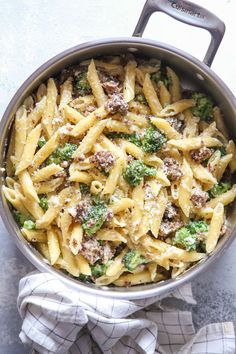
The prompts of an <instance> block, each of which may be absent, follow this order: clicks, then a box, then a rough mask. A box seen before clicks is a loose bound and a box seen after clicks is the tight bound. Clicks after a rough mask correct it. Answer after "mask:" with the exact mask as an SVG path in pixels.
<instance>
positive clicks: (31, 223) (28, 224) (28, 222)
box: [23, 220, 36, 230]
mask: <svg viewBox="0 0 236 354" xmlns="http://www.w3.org/2000/svg"><path fill="white" fill-rule="evenodd" d="M23 227H24V228H25V229H27V230H35V229H36V225H35V222H34V221H32V220H26V221H25V222H24V224H23Z"/></svg>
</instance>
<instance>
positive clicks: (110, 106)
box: [105, 93, 129, 116]
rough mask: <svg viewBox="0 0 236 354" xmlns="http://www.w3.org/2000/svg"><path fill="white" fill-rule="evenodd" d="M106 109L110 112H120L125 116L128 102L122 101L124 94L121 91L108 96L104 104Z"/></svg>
mask: <svg viewBox="0 0 236 354" xmlns="http://www.w3.org/2000/svg"><path fill="white" fill-rule="evenodd" d="M105 108H106V110H107V111H108V112H109V113H111V114H115V113H120V114H121V115H123V116H125V115H126V114H127V112H128V108H129V106H128V104H127V103H126V102H125V101H124V96H123V94H122V93H114V94H113V95H110V96H109V99H108V101H107V102H106V104H105Z"/></svg>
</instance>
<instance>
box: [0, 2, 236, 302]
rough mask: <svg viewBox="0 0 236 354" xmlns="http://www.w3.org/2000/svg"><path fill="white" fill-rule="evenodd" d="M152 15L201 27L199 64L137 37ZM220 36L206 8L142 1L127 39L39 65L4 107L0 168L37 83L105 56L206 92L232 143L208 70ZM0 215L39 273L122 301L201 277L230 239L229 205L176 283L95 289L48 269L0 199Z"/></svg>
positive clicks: (235, 128) (227, 112)
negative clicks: (210, 241)
mask: <svg viewBox="0 0 236 354" xmlns="http://www.w3.org/2000/svg"><path fill="white" fill-rule="evenodd" d="M156 11H160V12H164V13H166V14H168V15H169V16H171V17H173V18H175V19H177V20H178V21H182V22H185V23H186V24H189V25H192V26H196V27H201V28H204V29H206V30H208V31H209V32H210V34H211V42H210V45H209V48H208V50H207V53H206V56H205V58H204V60H203V62H201V61H199V60H198V59H196V58H194V57H192V56H191V55H189V54H187V53H185V52H183V51H181V50H180V49H177V48H174V47H171V46H169V45H167V44H163V43H159V42H157V41H153V40H149V39H143V38H140V37H141V36H142V34H143V31H144V29H145V27H146V24H147V22H148V19H149V17H150V15H151V14H152V13H154V12H156ZM224 31H225V26H224V23H223V22H222V21H221V20H219V19H218V18H217V17H216V16H215V15H214V14H212V13H210V12H209V11H207V10H206V9H204V8H202V7H200V6H197V5H195V4H193V3H190V2H187V1H185V0H148V1H147V2H146V4H145V6H144V8H143V11H142V14H141V16H140V19H139V21H138V24H137V26H136V28H135V31H134V34H133V37H131V38H112V39H104V40H99V41H93V42H89V43H85V44H82V45H79V46H76V47H73V48H71V49H69V50H67V51H65V52H62V53H60V54H58V55H57V56H55V57H54V58H52V59H51V60H49V61H48V62H46V63H45V64H43V65H42V66H41V67H40V68H39V69H38V70H36V71H35V72H34V73H33V74H32V75H31V76H30V77H29V78H28V79H27V80H26V81H25V82H24V84H23V85H22V86H21V87H20V88H19V90H18V91H17V93H16V94H15V96H14V97H13V99H12V100H11V102H10V103H9V105H8V107H7V109H6V111H5V113H4V116H3V118H2V120H1V123H0V132H1V136H0V159H1V160H0V163H1V166H4V160H5V153H6V147H7V144H8V141H9V139H10V128H11V124H12V120H13V117H14V114H15V112H16V109H17V108H18V107H19V105H20V104H21V103H22V101H23V100H24V99H25V98H26V97H27V96H28V95H29V94H30V93H31V92H32V91H34V90H35V89H36V88H37V87H38V86H39V84H40V83H41V82H43V81H45V80H46V79H47V78H48V77H50V76H51V75H56V74H57V73H58V72H60V70H61V69H62V68H65V67H67V66H68V65H71V64H75V63H78V62H80V61H81V60H84V59H88V58H92V57H93V58H94V57H98V56H101V55H107V54H113V55H114V54H120V53H127V52H134V53H136V54H137V55H145V56H148V57H155V58H159V59H161V60H164V61H165V63H167V64H169V65H170V66H171V67H173V68H174V69H175V70H176V72H177V73H178V74H179V76H180V77H181V78H182V79H183V81H184V85H185V87H186V88H194V89H199V90H201V91H205V92H208V93H210V95H211V96H212V97H213V98H214V100H215V102H217V104H218V105H219V106H220V107H221V109H222V111H223V113H224V117H225V123H226V126H227V127H228V128H229V131H230V134H231V137H232V138H234V140H235V141H236V100H235V97H234V96H233V94H232V93H231V92H230V90H229V89H228V88H227V86H226V85H225V84H224V83H223V81H222V80H221V79H220V78H219V77H218V76H217V75H216V74H215V73H214V72H213V71H212V70H211V69H210V65H211V63H212V61H213V59H214V56H215V54H216V52H217V49H218V47H219V45H220V42H221V40H222V38H223V35H224ZM1 173H2V176H1V184H3V183H4V177H5V176H4V172H1ZM0 203H1V205H0V208H1V216H2V219H3V222H4V224H5V226H6V228H7V230H8V231H9V234H10V236H11V237H12V239H13V240H14V242H15V243H16V245H17V246H18V248H19V249H20V250H21V252H22V253H23V254H24V255H25V256H26V257H27V258H28V259H29V261H30V262H32V263H33V264H34V265H35V266H36V267H37V268H38V269H39V270H40V271H42V272H49V273H52V274H54V275H55V276H56V277H58V278H59V279H60V280H62V281H63V282H64V283H66V284H67V285H68V286H70V287H72V288H74V289H75V290H78V291H79V290H83V291H87V292H89V293H91V294H99V295H102V296H105V297H116V298H124V299H134V298H145V297H150V296H154V295H163V294H166V293H168V292H170V291H172V290H173V289H174V288H176V287H178V286H180V285H183V284H184V283H185V282H188V281H190V280H191V279H192V278H193V277H194V276H196V275H197V274H199V273H200V272H202V271H203V270H204V269H205V268H206V267H207V266H209V265H210V263H212V262H213V260H216V259H217V258H218V257H221V256H222V254H223V251H224V250H225V249H226V247H228V246H229V245H230V243H231V242H232V240H233V239H234V237H235V234H236V230H235V225H236V220H235V219H236V217H235V216H234V214H235V208H236V206H235V204H234V205H233V206H232V207H231V209H230V211H229V220H230V223H231V227H230V229H229V230H228V233H227V235H226V236H225V237H224V238H222V239H221V240H220V242H219V244H218V245H217V247H216V249H215V251H214V252H213V254H212V255H211V256H208V257H206V259H204V260H202V261H201V262H200V263H198V264H196V265H195V266H193V267H192V268H190V269H189V270H188V271H186V272H185V273H184V274H182V275H181V276H179V277H178V278H177V279H170V280H167V281H163V282H160V283H155V284H148V285H140V286H135V287H132V288H129V289H124V288H118V287H112V288H111V287H110V288H109V287H103V288H98V287H96V286H95V285H87V284H83V283H81V282H79V281H77V280H74V279H72V278H70V277H68V276H67V275H65V274H63V273H62V272H60V271H58V270H56V269H54V268H53V267H51V266H50V265H49V264H48V262H47V261H45V259H44V258H43V257H42V256H41V255H40V254H39V253H38V252H37V251H36V250H35V249H34V248H33V247H32V246H31V245H30V244H29V243H27V241H26V240H25V239H24V238H23V236H22V235H21V233H20V231H19V228H18V226H17V225H16V223H15V221H14V219H13V217H12V214H11V211H10V208H9V206H8V204H7V202H6V200H5V198H4V196H3V195H2V194H1V198H0Z"/></svg>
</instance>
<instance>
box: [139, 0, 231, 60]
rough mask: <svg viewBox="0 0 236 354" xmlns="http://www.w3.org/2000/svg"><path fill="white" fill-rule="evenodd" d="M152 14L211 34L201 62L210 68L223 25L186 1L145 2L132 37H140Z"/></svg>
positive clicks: (150, 0)
mask: <svg viewBox="0 0 236 354" xmlns="http://www.w3.org/2000/svg"><path fill="white" fill-rule="evenodd" d="M154 12H164V13H165V14H167V15H169V16H171V17H173V18H175V19H176V20H178V21H180V22H184V23H187V24H188V25H191V26H195V27H200V28H203V29H205V30H207V31H208V32H210V34H211V42H210V45H209V47H208V49H207V52H206V55H205V58H204V59H203V62H204V63H205V64H206V65H208V66H211V64H212V62H213V59H214V57H215V55H216V52H217V50H218V48H219V45H220V43H221V41H222V38H223V36H224V33H225V24H224V22H222V21H221V20H220V19H219V18H218V17H217V16H215V15H214V14H213V13H212V12H210V11H208V10H206V9H204V8H203V7H201V6H199V5H196V4H194V3H192V2H190V1H187V0H147V1H146V3H145V5H144V7H143V11H142V13H141V15H140V18H139V20H138V23H137V25H136V27H135V30H134V33H133V36H135V37H142V34H143V32H144V30H145V28H146V25H147V23H148V20H149V18H150V16H151V15H152V14H153V13H154Z"/></svg>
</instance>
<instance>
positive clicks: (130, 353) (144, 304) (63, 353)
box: [18, 272, 235, 354]
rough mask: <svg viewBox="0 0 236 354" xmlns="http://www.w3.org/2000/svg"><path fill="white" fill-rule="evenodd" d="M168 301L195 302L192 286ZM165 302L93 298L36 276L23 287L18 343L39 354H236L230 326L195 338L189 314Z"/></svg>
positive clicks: (213, 327)
mask: <svg viewBox="0 0 236 354" xmlns="http://www.w3.org/2000/svg"><path fill="white" fill-rule="evenodd" d="M127 291H128V289H127ZM168 297H172V298H173V297H174V298H177V299H181V300H183V301H185V302H187V303H189V304H195V303H196V302H195V300H194V299H193V296H192V291H191V285H185V286H183V287H182V288H180V289H177V290H175V291H174V292H173V293H172V294H170V295H168ZM162 300H163V299H161V298H160V297H153V298H149V299H145V300H133V301H131V300H118V299H115V298H111V299H109V298H104V297H100V296H92V295H90V294H88V293H84V292H75V291H74V290H71V289H69V288H68V287H66V286H65V285H64V284H63V283H62V282H61V281H59V280H58V279H57V278H55V277H54V276H52V275H50V274H48V273H38V272H34V273H31V274H29V275H27V276H26V277H24V278H23V279H22V280H21V281H20V285H19V296H18V309H19V313H20V315H21V317H22V319H23V324H22V330H21V333H20V338H21V340H22V342H23V343H27V344H29V345H31V347H33V348H34V349H35V350H37V352H39V353H41V354H52V353H56V354H67V353H68V354H69V353H70V354H101V353H105V354H137V353H140V354H154V353H155V354H190V353H191V354H210V353H211V354H235V335H234V327H233V324H232V323H231V322H224V323H214V324H210V325H207V326H205V327H204V328H201V329H200V330H199V331H198V332H197V333H196V331H195V329H194V326H193V321H192V314H191V312H189V311H181V310H179V309H177V308H172V307H170V306H167V305H164V304H163V301H162Z"/></svg>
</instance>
